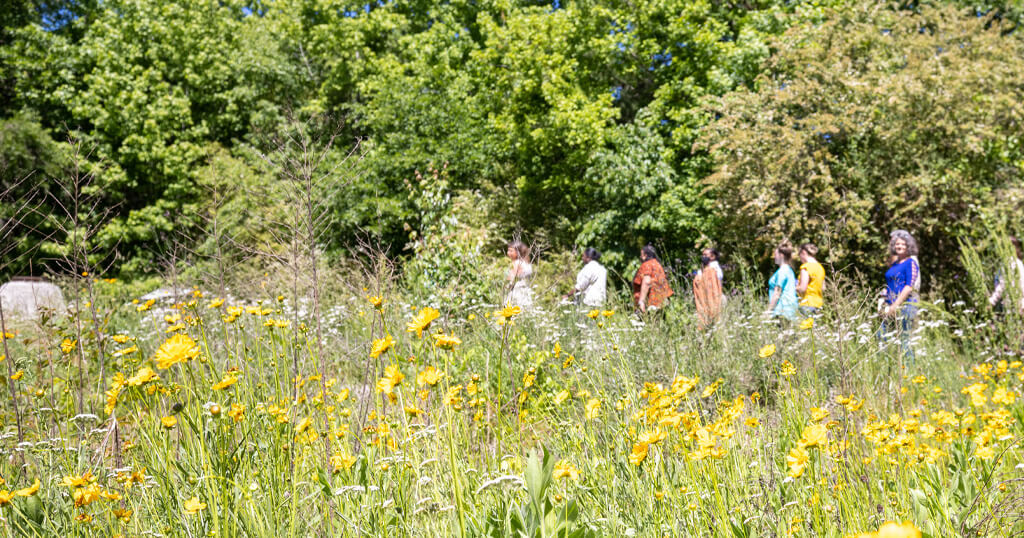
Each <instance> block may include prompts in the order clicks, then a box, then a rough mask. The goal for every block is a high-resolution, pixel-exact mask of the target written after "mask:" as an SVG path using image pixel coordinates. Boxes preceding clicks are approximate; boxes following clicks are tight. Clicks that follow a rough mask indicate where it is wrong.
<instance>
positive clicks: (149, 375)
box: [127, 366, 158, 387]
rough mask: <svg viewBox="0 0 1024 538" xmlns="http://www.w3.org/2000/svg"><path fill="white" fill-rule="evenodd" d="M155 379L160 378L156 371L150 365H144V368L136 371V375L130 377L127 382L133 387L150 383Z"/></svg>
mask: <svg viewBox="0 0 1024 538" xmlns="http://www.w3.org/2000/svg"><path fill="white" fill-rule="evenodd" d="M154 379H158V376H157V375H156V372H154V371H153V369H152V368H150V367H149V366H143V367H142V368H139V371H138V372H136V373H135V375H133V376H131V377H129V378H128V381H127V383H128V385H131V386H133V387H138V386H139V385H142V384H144V383H148V382H150V381H152V380H154Z"/></svg>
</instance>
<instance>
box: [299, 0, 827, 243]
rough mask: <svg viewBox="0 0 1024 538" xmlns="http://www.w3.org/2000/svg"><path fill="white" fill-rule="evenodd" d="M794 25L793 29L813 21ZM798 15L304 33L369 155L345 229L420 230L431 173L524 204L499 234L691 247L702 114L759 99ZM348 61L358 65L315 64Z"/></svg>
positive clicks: (471, 8)
mask: <svg viewBox="0 0 1024 538" xmlns="http://www.w3.org/2000/svg"><path fill="white" fill-rule="evenodd" d="M556 5H557V7H556ZM794 5H797V4H794ZM799 7H800V9H801V10H804V11H806V13H802V14H801V15H799V17H804V16H808V17H810V16H812V15H813V14H814V13H817V12H818V10H817V9H816V8H810V7H806V6H803V5H799ZM795 9H796V8H794V7H792V6H790V5H789V4H788V3H782V2H761V3H755V4H751V5H746V6H745V9H738V7H737V6H732V7H730V6H727V5H723V4H719V3H714V2H707V1H704V2H683V1H667V2H655V3H643V4H640V5H636V6H634V5H626V4H621V3H619V2H593V1H581V2H564V3H561V4H560V3H558V2H555V3H554V4H549V3H544V4H543V5H537V3H535V2H523V3H521V4H517V3H512V2H449V3H444V4H440V5H435V6H430V5H422V4H420V3H416V2H393V3H391V2H389V3H387V4H385V5H383V6H377V5H376V4H373V5H371V9H370V11H369V13H364V12H362V11H360V12H358V13H354V12H350V11H340V12H337V13H335V14H333V15H330V14H329V15H324V13H326V10H317V13H318V15H317V16H316V17H315V18H314V19H315V24H312V25H310V26H309V28H308V29H307V30H306V33H307V34H308V35H309V36H311V38H310V39H311V41H312V44H311V45H310V49H311V50H312V51H314V53H313V56H316V57H324V58H328V59H327V61H325V62H324V63H323V67H322V68H321V69H317V71H321V72H323V73H324V75H323V80H324V82H323V84H322V88H323V89H324V92H323V94H322V95H323V99H322V103H323V104H324V106H327V107H328V108H331V107H341V108H343V109H344V110H347V111H351V112H352V113H353V116H352V119H353V120H354V121H353V130H354V132H355V133H358V134H360V135H363V136H366V137H368V138H369V139H370V141H371V142H372V144H370V146H369V147H371V148H372V149H371V150H370V151H369V153H368V154H367V156H366V160H365V165H366V169H367V173H366V175H365V177H366V180H365V181H364V182H363V183H361V184H359V185H356V186H355V188H354V189H352V190H351V191H350V198H349V199H348V202H349V203H346V204H344V207H345V209H346V212H347V214H346V215H345V217H344V218H342V219H340V220H341V222H343V223H345V222H347V223H351V224H362V225H364V226H365V225H366V223H370V224H371V225H372V226H375V227H376V229H375V230H374V231H377V232H378V233H382V234H387V232H388V230H391V231H392V233H393V232H394V231H397V230H400V229H402V228H403V227H404V226H406V225H409V226H412V227H414V228H417V227H419V226H420V225H421V223H419V222H417V221H416V214H415V211H413V208H411V207H410V205H409V204H408V203H407V202H405V201H403V200H402V199H401V197H402V193H403V189H402V185H403V184H404V182H405V181H406V180H407V179H408V178H410V177H411V176H412V175H413V173H414V172H415V171H416V170H417V169H422V168H424V167H425V164H426V163H434V164H435V165H437V166H440V165H441V164H443V163H447V165H448V171H449V174H450V178H451V184H452V186H453V188H470V189H473V188H478V187H479V186H481V185H486V184H493V185H497V186H499V187H511V188H513V189H514V190H515V192H516V198H515V204H514V205H513V206H512V207H509V208H508V210H507V212H506V213H505V214H502V215H496V216H493V218H496V219H498V220H500V221H501V224H502V226H503V228H504V229H505V230H506V231H508V230H511V229H512V228H524V229H525V230H526V231H527V232H530V231H533V232H538V231H543V232H545V234H546V235H547V237H548V238H549V239H550V240H552V242H553V244H554V245H555V246H556V247H566V246H570V245H574V244H577V245H580V244H593V245H597V246H600V247H602V248H603V249H605V250H607V251H609V252H613V253H618V255H617V256H613V257H612V258H611V259H613V260H614V259H621V258H622V257H623V253H625V252H626V251H629V252H632V250H633V249H634V248H635V247H636V246H638V245H641V244H643V243H645V242H647V241H651V240H655V239H664V240H665V241H666V243H667V244H670V245H671V246H672V247H689V246H692V243H693V242H694V241H695V240H696V239H697V238H698V237H699V236H700V235H701V232H703V231H705V230H706V229H707V227H708V225H709V222H710V219H709V217H710V214H709V211H708V205H707V203H706V200H705V198H704V197H703V196H702V195H701V192H700V187H699V180H700V178H702V177H703V176H704V175H706V174H707V172H708V167H707V166H708V161H707V159H706V158H705V157H704V156H703V155H702V154H694V153H693V152H692V150H691V148H692V144H693V141H694V137H695V136H696V133H697V132H698V129H699V128H700V127H701V126H702V125H703V124H704V122H705V121H706V119H705V118H704V117H703V116H702V115H701V114H700V108H699V100H700V98H702V97H703V96H705V95H709V94H710V95H718V94H721V93H724V92H726V91H729V90H731V89H733V88H736V87H740V86H743V85H745V84H748V83H750V82H751V81H752V80H753V78H754V77H755V76H756V74H757V72H758V67H759V65H760V63H761V61H762V60H763V59H764V58H765V57H766V56H767V54H768V47H767V44H766V37H767V36H768V35H770V34H771V33H775V32H778V31H781V30H782V29H783V28H784V27H785V23H784V22H783V20H784V19H785V18H786V17H787V16H789V14H792V13H793V12H794V11H795ZM353 15H355V16H353ZM339 49H341V50H347V51H350V54H349V56H348V57H347V58H338V57H336V56H329V55H326V54H325V53H324V52H323V51H328V50H339ZM634 146H636V147H634ZM374 217H375V218H374ZM666 235H667V237H666ZM393 242H397V241H393Z"/></svg>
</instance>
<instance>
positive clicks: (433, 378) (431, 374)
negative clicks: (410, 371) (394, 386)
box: [416, 366, 444, 387]
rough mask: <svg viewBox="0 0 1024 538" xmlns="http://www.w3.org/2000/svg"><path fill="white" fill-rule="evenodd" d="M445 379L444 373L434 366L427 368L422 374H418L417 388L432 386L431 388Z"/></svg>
mask: <svg viewBox="0 0 1024 538" xmlns="http://www.w3.org/2000/svg"><path fill="white" fill-rule="evenodd" d="M443 377H444V372H442V371H441V370H438V369H437V368H434V367H433V366H427V367H426V368H424V369H423V371H422V372H420V373H419V374H416V386H418V387H423V386H426V385H430V386H431V387H432V386H434V385H436V384H437V383H438V382H439V381H441V379H442V378H443Z"/></svg>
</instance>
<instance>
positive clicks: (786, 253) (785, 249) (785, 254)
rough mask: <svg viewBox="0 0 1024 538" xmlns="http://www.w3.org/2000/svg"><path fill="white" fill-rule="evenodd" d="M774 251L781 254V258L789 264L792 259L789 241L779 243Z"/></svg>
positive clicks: (791, 248) (791, 244) (791, 247)
mask: <svg viewBox="0 0 1024 538" xmlns="http://www.w3.org/2000/svg"><path fill="white" fill-rule="evenodd" d="M775 250H777V251H779V254H782V258H783V259H784V260H785V261H786V263H789V261H790V260H792V259H793V243H790V242H789V239H787V240H785V241H783V242H781V243H779V246H777V247H775Z"/></svg>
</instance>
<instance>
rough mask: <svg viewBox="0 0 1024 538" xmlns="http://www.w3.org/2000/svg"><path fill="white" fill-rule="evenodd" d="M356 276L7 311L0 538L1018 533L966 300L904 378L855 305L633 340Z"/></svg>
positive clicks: (682, 327) (681, 314)
mask: <svg viewBox="0 0 1024 538" xmlns="http://www.w3.org/2000/svg"><path fill="white" fill-rule="evenodd" d="M367 284H368V285H367V287H366V288H365V289H364V290H362V291H361V292H360V290H358V289H356V290H355V293H349V292H346V293H340V294H338V295H337V296H336V297H335V299H336V300H337V302H336V303H334V304H330V305H325V307H324V311H323V312H322V314H321V318H320V319H317V318H316V317H315V316H314V315H313V313H312V311H310V309H309V308H307V307H306V306H307V305H304V304H303V303H301V302H299V301H295V300H294V299H293V298H291V297H289V296H288V295H287V294H285V293H278V291H277V290H275V289H274V286H273V285H272V284H269V283H268V282H266V281H264V282H263V283H262V284H261V285H262V289H263V290H264V295H262V296H255V297H250V298H246V299H242V298H229V297H218V296H212V295H211V294H209V293H206V292H204V291H201V290H200V289H198V288H193V289H187V290H186V289H182V290H181V293H180V294H179V295H178V296H177V297H174V296H171V295H168V296H167V297H165V298H163V299H149V300H140V299H138V298H132V297H131V296H129V295H126V293H125V292H126V289H127V288H126V287H123V286H121V285H120V284H119V283H118V282H116V281H114V280H113V279H110V280H107V281H104V280H95V281H94V282H93V286H94V295H93V300H92V301H90V302H88V303H82V304H80V305H79V308H78V310H75V309H74V308H73V307H72V309H71V312H70V314H69V315H67V316H52V317H46V316H44V317H43V318H42V319H41V320H40V321H37V322H35V323H24V322H20V323H19V322H17V321H10V320H8V325H7V326H8V332H7V333H6V334H5V335H4V341H3V344H4V346H5V347H4V349H5V351H6V353H5V354H6V358H5V360H4V367H5V368H6V369H7V374H6V376H7V378H8V384H9V386H10V387H11V388H12V389H13V393H12V394H13V399H11V400H9V404H8V405H5V406H4V410H3V421H4V422H3V424H4V435H3V437H4V440H3V444H2V449H3V459H2V463H0V476H2V478H3V484H2V486H0V487H2V488H3V489H2V491H0V516H2V517H3V521H2V532H3V534H4V535H6V536H54V535H63V536H426V535H435V536H460V537H464V536H521V537H530V538H533V537H557V536H571V537H584V536H735V537H753V536H837V537H840V536H886V537H889V536H907V537H910V536H931V537H939V536H1014V535H1019V534H1020V533H1021V532H1022V530H1024V522H1022V521H1020V519H1019V515H1018V510H1017V508H1018V503H1019V500H1020V496H1021V492H1022V490H1021V486H1020V485H1019V484H1020V483H1021V478H1022V470H1021V469H1022V464H1024V462H1022V454H1021V447H1020V445H1019V441H1020V437H1021V434H1022V430H1024V426H1022V422H1021V420H1022V418H1024V417H1022V414H1024V405H1022V400H1021V397H1020V395H1021V391H1022V383H1024V365H1022V362H1021V356H1020V355H1019V353H1018V352H1016V351H1014V350H1013V349H1011V348H1010V347H997V346H995V345H993V341H994V340H995V339H996V334H995V332H993V328H994V327H996V325H994V324H993V323H980V324H976V325H968V324H969V323H970V320H971V319H972V318H971V314H972V312H971V308H970V307H969V305H966V304H963V303H960V304H949V305H947V304H942V303H938V304H928V305H927V306H924V307H923V312H924V313H923V315H922V321H921V323H920V325H919V327H918V328H917V330H916V331H915V333H914V335H913V338H912V342H913V345H914V348H915V355H914V357H913V360H912V362H910V361H909V360H908V359H907V358H906V357H905V356H904V354H903V352H902V351H901V350H900V346H899V345H898V344H896V343H894V342H892V339H890V341H888V342H887V341H885V340H884V336H885V335H881V336H882V337H883V339H882V340H880V335H878V334H877V331H878V326H879V324H878V319H877V316H876V315H875V314H874V313H873V311H872V309H871V308H869V305H867V302H868V299H870V297H861V295H863V294H858V293H857V291H858V290H855V289H851V290H846V291H848V292H849V293H842V294H840V293H838V292H837V293H836V294H835V300H834V301H833V302H832V307H831V308H830V309H829V311H828V312H827V313H826V314H825V315H823V316H822V317H820V318H817V319H814V318H807V319H805V320H803V321H801V322H799V323H793V324H790V325H787V326H780V325H779V323H778V322H777V321H775V320H771V319H768V318H764V317H762V316H761V315H760V313H759V310H758V306H759V303H758V302H759V301H760V300H761V299H760V298H759V297H757V296H756V294H753V293H750V292H746V293H741V294H734V296H733V297H732V298H731V300H730V302H729V304H728V305H727V308H726V311H725V313H724V314H723V318H722V319H721V321H720V323H719V324H718V325H716V326H714V327H712V328H711V329H709V330H705V331H701V330H699V329H697V328H696V326H697V324H696V323H695V320H694V315H693V313H692V312H690V311H687V310H686V309H685V308H682V307H680V308H678V309H673V311H671V312H669V314H668V315H667V316H666V317H665V318H664V319H658V320H648V322H647V323H646V324H644V323H641V322H640V321H639V320H638V318H636V316H634V315H633V314H632V312H631V311H630V310H629V309H628V307H627V306H626V305H625V304H621V305H617V306H611V305H609V306H608V308H607V309H597V310H590V309H580V308H578V307H576V306H573V305H567V304H564V303H562V304H559V303H557V302H551V303H548V304H546V305H544V306H540V307H537V308H535V309H533V310H532V311H529V312H525V311H523V310H522V309H521V308H519V307H517V306H515V305H500V306H487V305H485V304H477V305H469V306H467V305H459V306H451V305H445V304H434V305H428V304H417V303H415V302H412V301H410V300H409V299H408V296H407V295H406V294H405V293H403V292H402V290H401V289H399V288H396V287H393V286H390V287H386V289H371V288H370V287H369V284H370V282H367ZM858 297H859V298H860V299H858ZM755 301H758V302H755ZM78 325H82V326H84V327H86V328H88V330H82V331H80V332H76V331H75V327H76V326H78ZM1017 330H1019V327H1018V328H1017ZM76 335H78V336H77V337H76ZM101 372H103V373H102V375H101ZM10 403H13V404H15V405H10ZM875 533H877V534H875Z"/></svg>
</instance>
